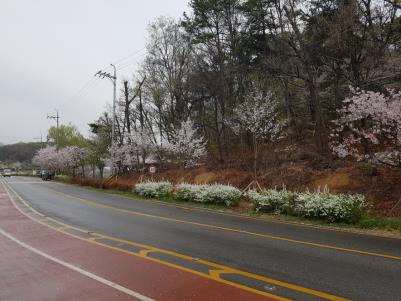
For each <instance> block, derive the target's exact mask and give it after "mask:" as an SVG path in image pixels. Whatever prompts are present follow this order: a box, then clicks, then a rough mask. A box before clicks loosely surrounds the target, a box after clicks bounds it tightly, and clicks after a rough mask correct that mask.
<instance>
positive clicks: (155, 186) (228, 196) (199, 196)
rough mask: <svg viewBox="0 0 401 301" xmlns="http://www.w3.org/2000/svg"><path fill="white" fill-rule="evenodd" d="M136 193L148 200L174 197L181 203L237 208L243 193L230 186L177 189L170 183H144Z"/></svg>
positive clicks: (198, 186) (182, 185)
mask: <svg viewBox="0 0 401 301" xmlns="http://www.w3.org/2000/svg"><path fill="white" fill-rule="evenodd" d="M134 192H135V193H137V194H139V195H141V196H143V197H148V198H166V197H169V196H172V197H173V198H175V199H177V200H180V201H191V202H200V203H211V204H225V205H226V206H228V207H229V206H235V205H236V204H237V203H238V201H239V200H240V198H241V195H242V192H241V190H239V189H238V188H235V187H233V186H230V185H222V184H211V185H193V184H178V185H177V186H176V187H175V188H174V187H173V185H172V184H171V183H170V182H143V183H138V184H136V185H135V188H134Z"/></svg>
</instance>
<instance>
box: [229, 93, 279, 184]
mask: <svg viewBox="0 0 401 301" xmlns="http://www.w3.org/2000/svg"><path fill="white" fill-rule="evenodd" d="M277 111H278V110H277V105H276V102H275V100H274V97H273V94H272V93H270V92H268V93H266V94H264V93H263V92H262V91H260V90H257V89H254V90H253V91H252V92H251V95H250V97H249V98H248V99H247V100H246V101H245V102H243V103H240V104H239V105H237V106H236V107H235V108H234V110H233V115H232V117H231V119H230V120H228V121H227V124H228V125H229V127H230V128H231V129H232V131H233V132H234V133H235V134H236V135H241V134H244V133H248V134H251V135H252V146H253V171H254V177H255V178H256V174H257V160H258V146H259V144H260V143H261V142H263V141H270V142H274V141H276V139H278V138H279V134H280V133H281V129H282V122H281V121H280V120H279V118H278V117H279V116H278V113H277Z"/></svg>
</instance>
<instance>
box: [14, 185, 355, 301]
mask: <svg viewBox="0 0 401 301" xmlns="http://www.w3.org/2000/svg"><path fill="white" fill-rule="evenodd" d="M7 186H8V188H9V189H10V190H11V191H13V192H14V194H15V195H16V196H17V197H18V198H19V199H20V200H21V202H22V203H23V204H24V205H25V206H26V207H28V208H29V209H31V210H34V209H33V208H32V207H31V206H30V205H29V204H28V203H27V202H26V201H25V200H24V199H22V198H21V197H20V196H19V195H18V193H17V192H16V191H15V190H14V189H13V188H12V187H10V186H9V185H7ZM7 193H8V195H9V196H10V199H11V201H12V202H13V204H14V206H15V207H16V208H17V209H18V210H20V208H19V207H18V206H17V204H16V203H15V202H14V201H13V199H12V197H11V195H10V194H9V192H8V191H7ZM20 212H21V213H23V214H24V215H26V216H27V217H29V218H30V219H32V220H34V221H36V222H39V223H41V224H43V225H45V226H47V227H49V228H51V229H54V230H56V231H58V232H61V233H63V234H66V235H69V236H72V237H74V238H78V239H81V240H83V241H88V242H91V243H94V244H97V245H101V246H104V247H107V248H110V249H113V250H116V251H119V252H123V253H127V254H131V255H135V256H138V257H141V258H145V259H148V260H151V261H154V262H157V263H161V264H164V265H167V266H170V267H174V268H177V269H181V270H184V271H187V272H190V273H192V274H196V275H199V276H202V277H205V278H209V279H212V280H215V281H218V282H221V283H225V284H228V285H230V286H234V287H238V288H241V289H244V290H247V291H250V292H253V293H256V294H259V295H263V296H267V297H270V298H273V299H275V300H280V301H289V299H287V298H284V297H280V296H277V295H274V294H271V293H268V292H264V291H260V290H257V289H253V288H251V287H248V286H245V285H242V284H238V283H235V282H231V281H228V280H225V279H222V278H221V277H220V275H221V274H230V273H231V274H238V275H243V276H245V277H249V278H253V279H256V280H260V281H263V282H267V283H271V284H275V285H277V286H281V287H284V288H287V289H290V290H294V291H297V292H300V293H304V294H309V295H313V296H317V297H321V298H324V299H327V300H333V301H349V300H348V299H345V298H342V297H338V296H334V295H331V294H328V293H325V292H320V291H316V290H313V289H309V288H306V287H302V286H298V285H294V284H291V283H287V282H283V281H280V280H276V279H272V278H268V277H265V276H261V275H256V274H252V273H248V272H245V271H241V270H237V269H234V268H231V267H227V266H224V265H220V264H217V263H213V262H209V261H206V260H202V259H197V260H196V261H197V262H199V263H201V264H204V265H207V266H211V267H214V268H215V269H214V270H211V271H209V274H204V273H201V272H198V271H195V270H191V269H189V268H186V267H183V266H180V265H177V264H172V263H170V262H166V261H162V260H160V259H156V258H152V257H149V256H147V255H148V253H149V252H142V253H141V251H143V250H141V251H140V252H139V253H135V252H132V251H128V250H124V249H120V248H117V247H113V246H109V245H107V244H103V243H101V242H98V241H95V240H92V239H90V238H89V239H88V238H83V237H79V236H75V235H73V234H71V233H68V232H64V231H60V230H58V229H57V228H55V227H52V226H50V225H47V224H45V223H42V222H40V221H37V220H36V219H35V218H33V217H31V216H29V215H27V214H25V213H24V212H23V211H22V210H20ZM47 219H48V220H51V221H53V222H56V223H58V224H60V225H63V226H64V227H67V228H73V229H75V230H78V231H81V232H88V231H86V230H83V229H81V228H77V227H74V226H71V225H68V224H65V223H63V222H61V221H58V220H56V219H54V218H51V217H47ZM92 234H93V235H97V236H102V237H104V238H106V239H110V240H113V241H117V242H122V243H126V244H130V245H134V246H139V247H142V248H144V249H147V250H149V251H150V250H151V251H152V252H161V253H164V254H169V255H172V256H176V257H179V258H183V259H186V260H189V261H194V260H195V258H193V257H190V256H187V255H184V254H180V253H176V252H172V251H168V250H164V249H160V248H156V247H151V246H147V245H144V244H140V243H136V242H132V241H127V240H123V239H119V238H116V237H112V236H107V235H103V234H99V233H95V232H92ZM147 250H146V251H147Z"/></svg>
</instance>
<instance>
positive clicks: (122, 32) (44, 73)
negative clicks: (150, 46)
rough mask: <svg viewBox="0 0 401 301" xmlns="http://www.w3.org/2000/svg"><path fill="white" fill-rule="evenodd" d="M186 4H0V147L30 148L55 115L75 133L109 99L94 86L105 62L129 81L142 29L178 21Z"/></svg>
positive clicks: (104, 84)
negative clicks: (156, 22)
mask: <svg viewBox="0 0 401 301" xmlns="http://www.w3.org/2000/svg"><path fill="white" fill-rule="evenodd" d="M187 3H188V0H168V1H167V0H165V1H163V0H146V1H139V0H138V1H135V0H109V1H106V0H63V1H62V0H35V1H31V0H24V1H23V0H1V1H0V43H1V46H0V142H1V143H5V144H8V143H15V142H19V141H24V142H29V141H34V138H39V137H40V135H41V134H42V135H43V137H44V139H45V137H46V133H47V129H48V128H49V127H50V126H52V125H54V124H55V122H54V121H53V120H50V119H46V115H47V114H55V109H58V110H59V111H60V115H61V122H62V123H63V124H65V123H69V122H71V123H72V124H74V125H76V126H78V128H79V130H80V131H81V133H82V134H84V135H87V134H88V127H87V123H89V122H91V121H93V120H95V119H96V118H97V117H98V116H99V115H100V113H101V112H102V111H103V110H104V108H105V105H106V103H107V102H111V100H112V84H111V83H110V82H109V81H107V80H105V79H104V80H101V79H93V75H94V74H95V73H96V72H97V71H98V70H99V69H102V68H104V67H106V66H108V65H109V64H110V63H116V66H117V68H118V69H119V70H118V71H117V73H118V74H117V76H118V77H119V80H121V79H122V78H124V77H125V78H127V77H129V78H131V77H132V74H133V71H134V70H135V68H136V67H137V65H138V63H139V62H140V60H141V59H143V56H144V53H145V51H144V46H145V43H146V29H147V25H148V24H149V22H151V21H153V20H154V19H155V18H157V17H158V16H161V15H165V16H171V17H176V18H179V17H181V16H182V14H183V12H184V11H187V10H188V6H187Z"/></svg>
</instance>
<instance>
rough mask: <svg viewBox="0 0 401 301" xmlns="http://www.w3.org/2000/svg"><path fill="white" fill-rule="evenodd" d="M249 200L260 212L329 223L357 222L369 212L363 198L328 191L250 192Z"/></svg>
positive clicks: (248, 194)
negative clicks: (289, 215) (290, 215)
mask: <svg viewBox="0 0 401 301" xmlns="http://www.w3.org/2000/svg"><path fill="white" fill-rule="evenodd" d="M247 197H248V198H249V199H250V200H252V201H253V202H254V203H255V205H256V210H257V211H259V210H261V211H267V212H274V213H283V214H292V215H300V216H304V217H308V218H317V219H324V220H327V221H329V222H348V223H352V222H355V221H357V220H358V219H359V218H360V217H361V216H362V214H363V213H364V212H365V211H366V209H367V203H366V201H365V198H364V197H363V196H362V195H347V194H337V195H334V194H331V193H329V192H328V191H324V192H320V191H317V192H302V193H294V192H288V191H286V190H282V191H277V190H265V191H262V192H260V193H258V192H256V191H249V192H248V193H247Z"/></svg>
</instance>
